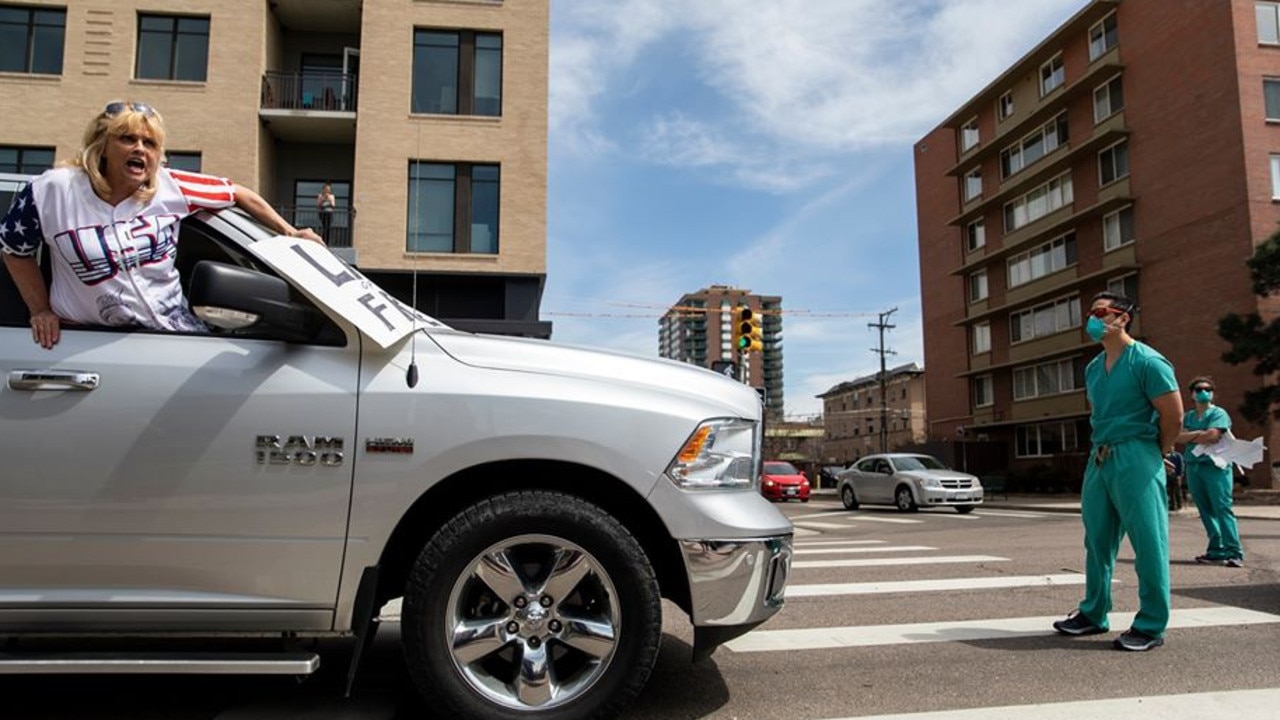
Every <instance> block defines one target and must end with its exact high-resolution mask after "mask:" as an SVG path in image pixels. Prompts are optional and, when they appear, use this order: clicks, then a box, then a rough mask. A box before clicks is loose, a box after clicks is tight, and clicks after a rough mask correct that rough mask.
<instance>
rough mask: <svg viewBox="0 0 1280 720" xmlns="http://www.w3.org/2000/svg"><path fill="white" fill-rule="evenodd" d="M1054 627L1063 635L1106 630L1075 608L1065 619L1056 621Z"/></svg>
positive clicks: (1091, 633) (1092, 633)
mask: <svg viewBox="0 0 1280 720" xmlns="http://www.w3.org/2000/svg"><path fill="white" fill-rule="evenodd" d="M1053 629H1054V630H1057V631H1058V632H1060V633H1062V634H1063V635H1097V634H1098V633H1104V632H1106V630H1105V629H1103V628H1100V627H1098V626H1097V625H1094V624H1093V623H1092V622H1090V621H1089V618H1087V617H1085V616H1084V615H1081V614H1080V611H1079V610H1073V611H1071V614H1070V615H1068V616H1067V617H1066V619H1065V620H1058V621H1057V622H1055V623H1054V624H1053Z"/></svg>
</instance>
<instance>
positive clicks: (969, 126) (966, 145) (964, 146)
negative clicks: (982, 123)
mask: <svg viewBox="0 0 1280 720" xmlns="http://www.w3.org/2000/svg"><path fill="white" fill-rule="evenodd" d="M979 140H980V137H979V135H978V119H977V118H974V119H972V120H970V121H969V122H967V123H965V124H964V125H963V126H961V128H960V152H962V153H963V152H968V150H969V149H970V148H972V147H973V146H975V145H977V144H978V141H979Z"/></svg>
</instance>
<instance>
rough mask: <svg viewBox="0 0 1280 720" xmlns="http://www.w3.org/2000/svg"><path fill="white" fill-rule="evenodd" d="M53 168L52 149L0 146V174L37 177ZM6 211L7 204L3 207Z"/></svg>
mask: <svg viewBox="0 0 1280 720" xmlns="http://www.w3.org/2000/svg"><path fill="white" fill-rule="evenodd" d="M51 167H53V148H49V147H18V146H14V145H0V172H3V173H17V174H20V175H39V174H40V173H42V172H44V171H45V170H48V169H49V168H51ZM4 208H5V209H6V210H7V209H8V208H9V206H8V204H5V205H4Z"/></svg>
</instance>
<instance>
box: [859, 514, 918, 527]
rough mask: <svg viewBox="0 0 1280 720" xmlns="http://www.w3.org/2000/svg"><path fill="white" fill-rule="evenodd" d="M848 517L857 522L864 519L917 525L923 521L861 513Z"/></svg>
mask: <svg viewBox="0 0 1280 720" xmlns="http://www.w3.org/2000/svg"><path fill="white" fill-rule="evenodd" d="M849 518H850V519H853V520H857V521H858V522H862V521H863V520H866V521H867V522H882V523H894V524H895V525H917V524H919V523H922V522H924V521H923V520H909V519H907V518H891V517H877V516H875V515H862V514H859V515H850V516H849Z"/></svg>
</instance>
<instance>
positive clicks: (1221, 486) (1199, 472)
mask: <svg viewBox="0 0 1280 720" xmlns="http://www.w3.org/2000/svg"><path fill="white" fill-rule="evenodd" d="M1182 427H1183V429H1184V430H1208V429H1210V428H1217V429H1218V430H1221V431H1222V432H1224V433H1225V432H1227V431H1228V430H1230V429H1231V416H1229V415H1227V411H1226V410H1223V409H1222V408H1220V407H1218V406H1217V405H1212V404H1211V405H1209V409H1208V410H1206V411H1205V413H1204V415H1201V414H1200V413H1199V412H1198V411H1197V410H1194V409H1193V410H1190V411H1188V412H1187V414H1186V415H1184V416H1183V417H1182ZM1194 447H1195V445H1194V444H1191V443H1188V444H1187V447H1186V449H1185V450H1183V452H1182V458H1183V460H1184V461H1185V464H1186V466H1187V489H1189V490H1190V491H1191V499H1192V500H1194V501H1195V503H1196V509H1198V510H1199V511H1200V522H1201V523H1203V524H1204V531H1205V532H1206V533H1208V535H1209V549H1208V550H1206V551H1205V555H1207V556H1208V557H1209V559H1210V560H1230V559H1232V558H1239V559H1241V560H1243V559H1244V550H1243V549H1242V548H1241V547H1240V529H1239V527H1237V525H1236V514H1235V512H1234V511H1233V510H1232V509H1231V486H1232V478H1231V466H1230V465H1228V466H1226V467H1224V468H1220V467H1218V466H1217V465H1214V464H1213V461H1212V460H1210V459H1209V458H1208V456H1205V455H1193V454H1192V453H1191V450H1192V448H1194Z"/></svg>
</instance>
